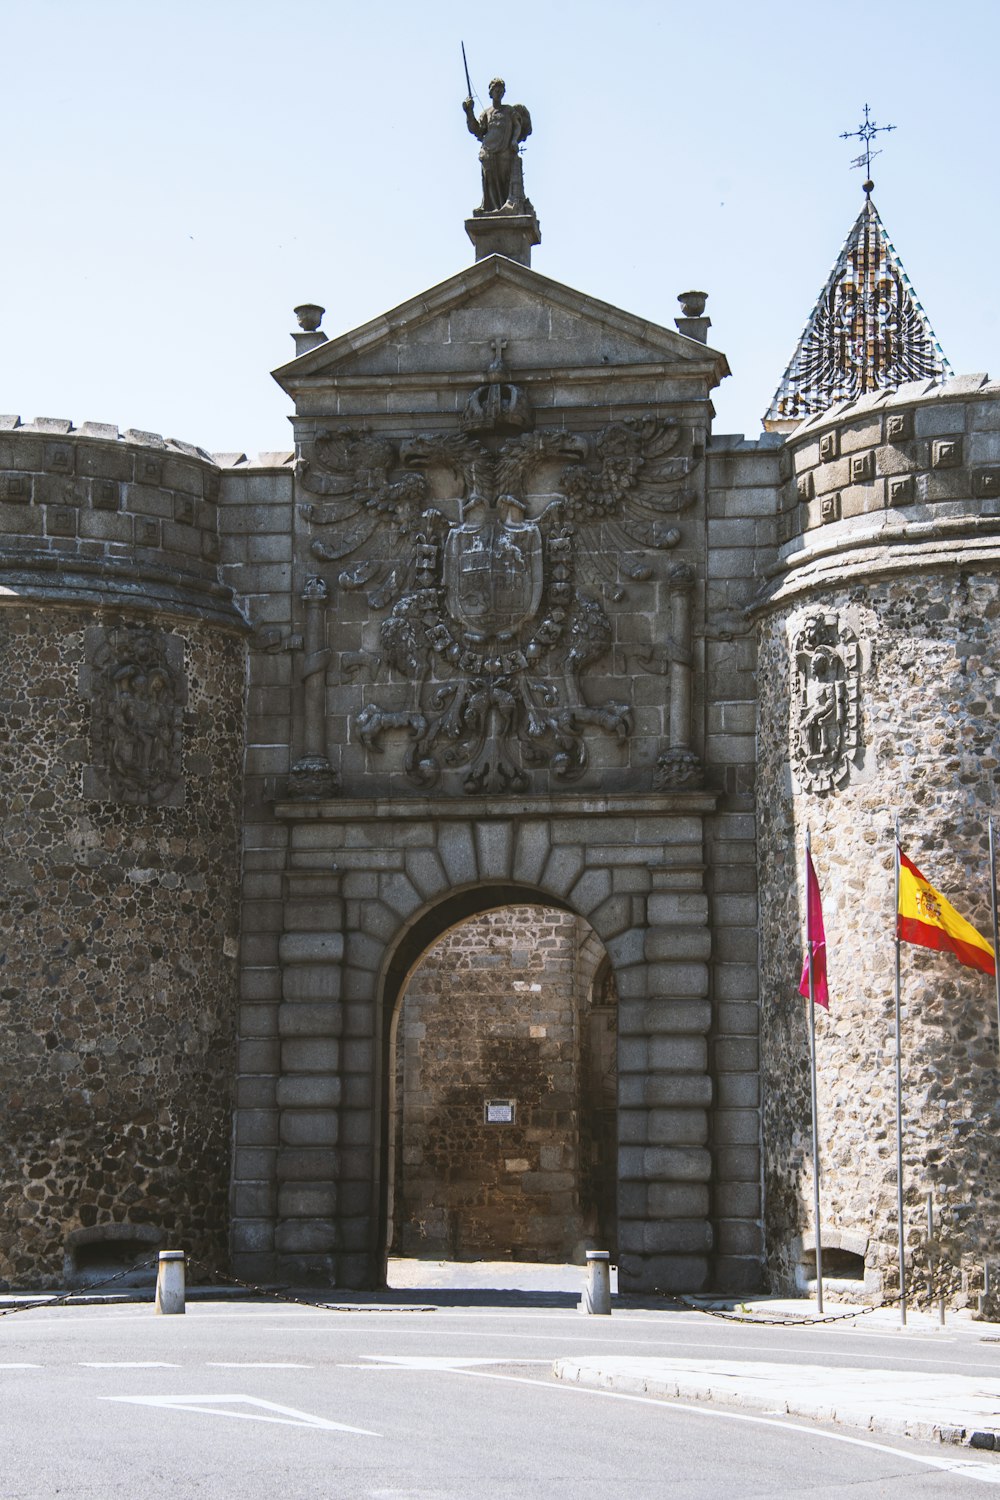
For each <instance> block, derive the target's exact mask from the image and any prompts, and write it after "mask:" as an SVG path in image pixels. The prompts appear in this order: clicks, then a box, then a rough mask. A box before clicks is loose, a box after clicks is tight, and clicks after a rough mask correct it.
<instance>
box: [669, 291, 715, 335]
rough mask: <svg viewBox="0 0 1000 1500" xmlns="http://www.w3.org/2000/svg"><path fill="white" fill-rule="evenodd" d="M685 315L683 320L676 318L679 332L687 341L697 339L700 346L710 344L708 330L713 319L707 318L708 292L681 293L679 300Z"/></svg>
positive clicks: (675, 321)
mask: <svg viewBox="0 0 1000 1500" xmlns="http://www.w3.org/2000/svg"><path fill="white" fill-rule="evenodd" d="M677 300H678V302H679V303H680V305H681V311H682V313H683V314H684V316H683V317H682V318H675V319H674V323H675V324H676V325H677V331H678V332H679V333H682V334H683V335H684V337H685V338H686V339H697V340H698V342H699V344H707V343H708V330H709V329H710V328H711V326H712V320H711V318H706V317H705V303H706V302H707V301H708V293H707V292H681V293H680V294H679V295H678V298H677Z"/></svg>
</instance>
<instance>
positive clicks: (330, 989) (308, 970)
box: [281, 934, 344, 1003]
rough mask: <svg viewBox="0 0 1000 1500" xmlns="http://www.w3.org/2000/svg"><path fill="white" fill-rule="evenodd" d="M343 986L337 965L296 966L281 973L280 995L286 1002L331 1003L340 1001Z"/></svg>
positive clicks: (341, 974)
mask: <svg viewBox="0 0 1000 1500" xmlns="http://www.w3.org/2000/svg"><path fill="white" fill-rule="evenodd" d="M286 936H287V934H286ZM343 985H344V976H343V970H342V969H341V968H340V966H339V964H332V963H331V964H317V965H315V966H313V965H309V964H296V965H294V966H289V967H288V968H286V969H284V970H282V971H281V995H282V999H284V1000H285V1001H287V1002H295V1001H317V1002H322V1001H327V1002H330V1003H332V1002H333V1001H335V1000H339V999H340V996H341V992H342V990H343Z"/></svg>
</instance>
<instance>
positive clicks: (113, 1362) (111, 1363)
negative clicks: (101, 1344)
mask: <svg viewBox="0 0 1000 1500" xmlns="http://www.w3.org/2000/svg"><path fill="white" fill-rule="evenodd" d="M80 1364H81V1365H82V1366H83V1368H84V1369H85V1370H179V1369H180V1365H172V1364H168V1363H167V1361H166V1360H162V1359H81V1360H80Z"/></svg>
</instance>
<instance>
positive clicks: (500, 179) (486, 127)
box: [462, 78, 534, 214]
mask: <svg viewBox="0 0 1000 1500" xmlns="http://www.w3.org/2000/svg"><path fill="white" fill-rule="evenodd" d="M506 88H507V85H506V84H505V83H504V81H503V79H502V78H494V79H492V80H491V82H490V101H491V102H490V104H489V105H488V107H487V108H486V109H484V110H483V112H482V114H481V115H480V116H479V119H478V120H477V119H476V113H475V108H474V106H473V103H472V99H471V98H468V99H466V100H465V103H464V104H463V106H462V108H463V109H464V110H465V122H466V124H467V125H468V127H469V130H470V131H471V132H472V134H473V135H474V136H475V137H476V139H477V140H478V141H481V142H482V145H481V147H480V151H479V160H480V162H481V163H482V169H483V201H482V203H481V204H480V206H479V208H477V209H474V210H473V212H474V214H497V213H504V214H530V213H533V212H534V210H533V208H532V206H531V204H530V202H529V201H528V199H527V198H526V197H525V196H524V174H523V171H522V167H521V156H520V150H519V148H520V145H521V142H522V141H524V140H527V138H528V136H529V135H530V134H531V116H530V115H529V114H528V111H527V110H526V109H525V107H524V105H523V104H504V103H503V102H502V101H503V96H504V93H505V92H506Z"/></svg>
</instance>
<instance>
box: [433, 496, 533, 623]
mask: <svg viewBox="0 0 1000 1500" xmlns="http://www.w3.org/2000/svg"><path fill="white" fill-rule="evenodd" d="M542 575H543V567H542V536H541V532H540V531H539V529H538V527H537V526H536V525H535V523H534V522H533V521H501V520H499V519H493V520H489V521H487V522H486V523H485V524H484V525H481V526H474V525H468V524H467V525H464V526H453V527H452V528H451V530H450V531H449V533H448V539H447V542H446V543H445V549H444V586H445V597H446V599H447V604H448V613H449V614H450V615H451V617H452V619H453V620H457V621H458V622H459V623H460V624H461V625H462V626H463V627H464V628H465V629H466V630H468V631H472V632H474V633H475V634H476V635H479V636H484V637H485V636H494V635H500V634H503V633H508V632H513V631H515V630H516V629H517V628H518V626H519V625H522V624H524V622H525V621H526V620H530V619H531V618H532V616H533V615H535V614H537V612H538V607H539V605H540V604H541V601H542V582H543V576H542Z"/></svg>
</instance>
